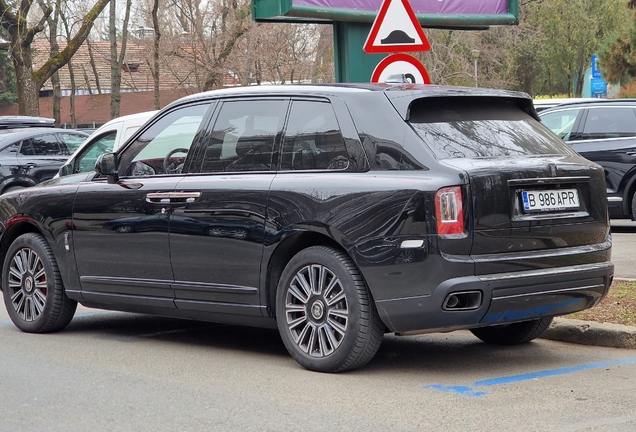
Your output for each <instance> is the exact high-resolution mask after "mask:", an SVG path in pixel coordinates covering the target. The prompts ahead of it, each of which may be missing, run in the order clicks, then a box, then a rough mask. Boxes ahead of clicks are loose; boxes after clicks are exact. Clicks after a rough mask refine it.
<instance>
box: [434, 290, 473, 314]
mask: <svg viewBox="0 0 636 432" xmlns="http://www.w3.org/2000/svg"><path fill="white" fill-rule="evenodd" d="M479 306H481V291H463V292H456V293H450V294H449V295H447V296H446V299H445V300H444V303H443V304H442V310H445V311H465V310H473V309H477V308H479Z"/></svg>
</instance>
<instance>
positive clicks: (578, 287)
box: [492, 284, 605, 300]
mask: <svg viewBox="0 0 636 432" xmlns="http://www.w3.org/2000/svg"><path fill="white" fill-rule="evenodd" d="M603 288H605V286H604V285H601V284H595V285H585V286H576V287H572V288H562V289H554V290H548V291H536V292H531V293H523V294H512V295H503V296H501V297H495V292H497V290H494V291H493V296H492V299H493V300H500V299H512V298H521V297H530V296H539V295H545V294H548V295H549V294H563V293H567V292H572V291H580V290H583V289H603Z"/></svg>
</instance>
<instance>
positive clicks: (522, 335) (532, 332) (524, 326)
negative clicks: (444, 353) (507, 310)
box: [471, 317, 552, 345]
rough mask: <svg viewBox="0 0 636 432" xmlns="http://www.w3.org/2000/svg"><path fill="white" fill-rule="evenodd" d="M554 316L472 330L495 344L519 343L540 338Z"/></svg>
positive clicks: (479, 336) (476, 334) (483, 339)
mask: <svg viewBox="0 0 636 432" xmlns="http://www.w3.org/2000/svg"><path fill="white" fill-rule="evenodd" d="M550 323H552V317H546V318H540V319H536V320H531V321H523V322H519V323H513V324H505V325H498V326H492V327H480V328H476V329H472V330H471V332H472V333H473V334H474V335H475V336H477V337H478V338H479V339H481V340H482V341H484V342H486V343H489V344H493V345H519V344H522V343H526V342H530V341H531V340H533V339H536V338H538V337H539V336H541V335H542V334H543V332H544V331H546V330H547V328H548V327H550Z"/></svg>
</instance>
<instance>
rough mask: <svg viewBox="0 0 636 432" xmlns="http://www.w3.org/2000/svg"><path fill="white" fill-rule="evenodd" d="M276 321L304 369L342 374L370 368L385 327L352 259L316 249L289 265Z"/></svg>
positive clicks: (280, 286) (281, 285)
mask: <svg viewBox="0 0 636 432" xmlns="http://www.w3.org/2000/svg"><path fill="white" fill-rule="evenodd" d="M276 320H277V323H278V329H279V332H280V335H281V338H282V340H283V343H284V344H285V347H286V348H287V351H289V354H290V355H291V356H292V357H293V358H294V359H295V360H296V361H297V362H298V363H300V365H302V366H303V367H305V368H306V369H309V370H313V371H318V372H342V371H346V370H351V369H356V368H359V367H361V366H364V365H365V364H366V363H368V362H369V361H370V360H371V359H372V358H373V356H374V355H375V353H376V352H377V351H378V349H379V348H380V344H381V343H382V337H383V335H384V324H383V323H382V321H381V320H380V317H379V315H378V312H377V309H376V307H375V303H374V302H373V299H372V298H371V295H370V294H369V291H368V288H367V286H366V284H365V282H364V280H363V279H362V276H361V274H360V272H359V271H358V269H357V267H356V265H355V264H354V263H353V261H352V260H351V258H350V257H349V256H347V255H346V254H345V253H343V252H340V251H337V250H335V249H332V248H329V247H324V246H314V247H310V248H307V249H304V250H302V251H300V252H299V253H298V254H296V255H295V256H294V257H293V258H292V259H291V260H290V261H289V263H288V264H287V266H286V267H285V270H284V271H283V273H282V275H281V278H280V282H279V284H278V289H277V292H276Z"/></svg>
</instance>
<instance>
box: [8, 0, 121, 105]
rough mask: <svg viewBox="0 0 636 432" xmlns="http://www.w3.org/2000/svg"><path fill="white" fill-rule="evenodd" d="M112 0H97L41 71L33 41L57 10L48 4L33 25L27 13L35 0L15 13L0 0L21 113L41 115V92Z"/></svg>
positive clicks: (22, 4)
mask: <svg viewBox="0 0 636 432" xmlns="http://www.w3.org/2000/svg"><path fill="white" fill-rule="evenodd" d="M109 1H110V0H97V3H95V5H94V6H93V7H92V8H91V10H90V11H89V12H88V13H87V14H86V15H85V16H84V19H83V20H82V25H81V26H80V28H79V30H78V31H77V33H76V34H75V36H74V37H73V38H72V39H70V40H69V41H68V44H67V46H66V48H65V49H64V50H62V52H61V53H59V54H58V55H55V56H52V57H50V58H49V59H48V60H47V61H46V62H45V63H44V65H42V66H41V67H40V68H39V69H38V70H37V71H33V63H32V61H31V43H32V42H33V39H34V38H35V36H36V35H37V34H38V33H40V32H42V31H43V30H44V28H45V24H46V20H47V19H48V17H49V16H50V15H51V13H52V12H53V9H52V8H51V7H49V6H46V5H45V7H44V9H43V10H42V14H41V16H40V20H39V22H38V23H37V24H36V25H34V26H29V25H28V22H27V15H28V13H29V9H30V7H31V4H32V1H29V0H25V1H22V2H21V3H20V13H18V14H13V13H11V11H10V10H9V8H8V6H7V3H5V2H4V1H0V7H1V8H2V12H3V13H2V14H1V15H2V19H1V20H0V22H1V24H2V27H3V28H4V29H5V30H6V31H7V33H8V34H9V38H10V40H11V41H10V45H11V59H12V60H13V65H14V68H15V73H16V82H17V87H18V109H19V113H20V114H21V115H32V116H39V115H40V104H39V91H40V89H41V88H42V86H43V85H44V83H45V82H46V80H48V79H49V78H51V76H52V75H53V74H54V73H55V72H56V71H57V70H59V69H60V68H61V67H62V66H64V65H65V64H67V63H68V61H69V60H70V58H71V57H72V56H73V55H74V54H75V53H76V52H77V50H78V49H79V47H80V46H81V45H82V43H84V41H85V40H86V37H87V36H88V33H89V32H90V31H91V29H92V27H93V23H94V22H95V19H96V18H97V17H98V16H99V14H100V13H101V11H102V10H103V9H104V8H105V7H106V4H108V2H109Z"/></svg>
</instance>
